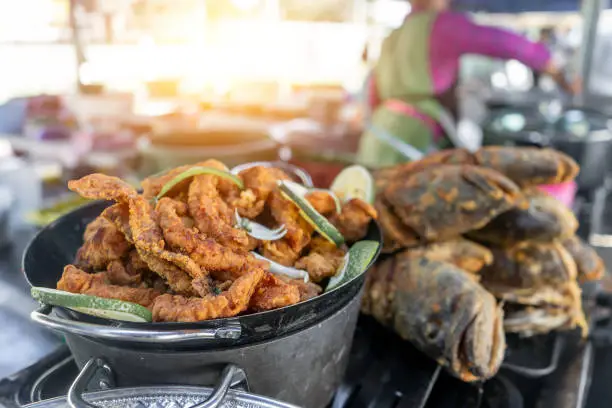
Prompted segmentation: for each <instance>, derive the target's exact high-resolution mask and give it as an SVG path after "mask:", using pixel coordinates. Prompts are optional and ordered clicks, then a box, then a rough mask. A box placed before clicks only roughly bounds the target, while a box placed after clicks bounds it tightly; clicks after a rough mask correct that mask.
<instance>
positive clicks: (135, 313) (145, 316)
mask: <svg viewBox="0 0 612 408" xmlns="http://www.w3.org/2000/svg"><path fill="white" fill-rule="evenodd" d="M31 293H32V297H33V298H34V299H36V300H38V301H39V302H41V303H46V304H48V305H53V306H62V307H66V308H69V309H72V310H76V311H78V312H82V313H86V314H89V315H92V316H97V317H103V318H106V319H114V320H122V321H126V322H139V323H144V322H150V321H151V320H152V319H153V316H152V315H151V312H150V311H149V309H147V308H146V307H143V306H140V305H138V304H136V303H130V302H123V301H121V300H117V299H106V298H101V297H97V296H89V295H81V294H78V293H70V292H64V291H61V290H56V289H49V288H40V287H33V288H32V290H31Z"/></svg>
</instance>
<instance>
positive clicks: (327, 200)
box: [306, 190, 336, 216]
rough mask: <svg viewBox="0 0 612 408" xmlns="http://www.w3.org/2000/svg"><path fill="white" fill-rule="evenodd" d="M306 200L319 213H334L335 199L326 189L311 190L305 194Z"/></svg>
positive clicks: (326, 214)
mask: <svg viewBox="0 0 612 408" xmlns="http://www.w3.org/2000/svg"><path fill="white" fill-rule="evenodd" d="M306 200H308V202H309V203H310V204H311V205H312V206H313V207H314V209H315V210H316V211H317V212H318V213H319V214H321V215H324V216H330V215H332V214H335V213H336V200H334V197H332V196H331V194H329V193H328V192H326V191H317V190H315V191H311V192H309V193H308V194H306Z"/></svg>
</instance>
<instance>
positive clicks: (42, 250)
mask: <svg viewBox="0 0 612 408" xmlns="http://www.w3.org/2000/svg"><path fill="white" fill-rule="evenodd" d="M106 206H108V203H105V202H95V203H92V204H89V205H86V206H84V207H81V208H79V209H77V210H75V211H73V212H71V213H69V214H67V215H66V216H64V217H62V218H60V219H59V220H57V221H56V222H54V223H53V224H51V225H49V226H48V227H46V228H44V229H43V230H42V231H40V232H39V233H38V234H37V235H36V237H35V238H34V239H33V240H32V242H31V243H30V245H29V246H28V248H27V249H26V251H25V254H24V257H23V269H24V271H25V274H26V278H27V279H28V281H29V282H30V284H32V285H33V286H44V287H49V288H55V285H56V283H57V281H58V280H59V278H60V276H61V274H62V271H63V268H64V266H65V265H66V264H69V263H71V262H72V261H73V259H74V256H75V254H76V251H77V249H78V248H79V247H80V246H81V245H82V235H83V232H84V230H85V227H86V226H87V224H88V223H89V222H91V221H92V220H93V219H94V218H95V217H96V216H98V215H99V214H100V213H101V212H102V210H103V209H104V208H105V207H106ZM366 238H367V239H371V240H375V241H378V242H382V237H381V232H380V228H379V227H378V226H377V225H376V224H375V223H372V224H371V226H370V230H369V232H368V236H367V237H366ZM375 259H376V257H374V258H373V260H372V262H374V261H375ZM363 280H364V276H363V275H362V276H361V277H360V278H358V279H356V280H354V281H352V282H350V283H349V284H347V285H343V286H340V287H339V288H337V289H335V290H333V291H330V292H326V293H324V294H322V295H320V296H317V297H315V298H313V299H311V300H308V301H306V302H301V303H298V304H296V305H293V306H288V307H285V308H282V309H276V310H272V311H268V312H262V313H253V314H249V315H244V316H239V317H235V318H228V319H216V320H213V321H204V322H197V323H138V324H134V323H125V322H119V321H110V320H106V319H100V318H94V317H91V316H88V315H85V314H82V313H78V312H74V311H68V310H66V309H62V308H57V309H60V311H61V316H62V317H66V318H71V319H74V320H77V321H84V322H89V323H93V324H107V325H108V324H111V323H112V325H113V326H115V327H126V328H128V327H129V328H133V329H136V330H138V329H145V330H146V329H151V330H164V329H168V330H180V329H189V330H197V329H218V328H220V327H225V326H233V325H235V324H237V323H238V324H240V326H241V329H242V335H241V337H240V338H239V339H237V340H233V341H232V343H231V344H232V345H243V344H249V343H252V342H257V341H264V340H267V339H271V338H276V337H279V336H284V335H287V334H290V333H293V332H296V331H298V330H301V329H303V328H305V327H308V326H310V325H312V324H316V323H318V322H320V321H322V320H324V319H326V318H328V317H329V316H331V315H332V314H334V313H336V312H337V311H339V310H340V309H342V308H343V307H344V305H345V304H346V303H347V302H348V301H349V300H350V299H353V298H355V296H356V294H357V292H358V291H359V289H360V287H361V286H362V284H363ZM227 344H228V342H227V341H225V340H205V341H202V342H199V343H198V344H197V347H198V349H202V348H204V347H207V348H214V347H217V346H226V345H227ZM157 347H159V346H157ZM164 347H165V346H164ZM173 347H174V346H168V348H173Z"/></svg>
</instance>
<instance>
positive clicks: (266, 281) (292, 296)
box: [249, 272, 300, 312]
mask: <svg viewBox="0 0 612 408" xmlns="http://www.w3.org/2000/svg"><path fill="white" fill-rule="evenodd" d="M299 301H300V290H299V288H298V286H297V285H293V284H292V283H290V282H286V281H284V280H282V279H280V278H279V277H277V276H276V275H273V274H271V273H270V272H266V273H265V274H264V276H263V279H262V280H261V281H260V282H259V284H258V285H257V288H256V289H255V292H254V293H253V297H251V302H250V304H249V309H251V310H253V311H258V312H260V311H264V310H272V309H278V308H281V307H285V306H290V305H293V304H296V303H297V302H299Z"/></svg>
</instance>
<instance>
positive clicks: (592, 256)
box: [562, 236, 606, 283]
mask: <svg viewBox="0 0 612 408" xmlns="http://www.w3.org/2000/svg"><path fill="white" fill-rule="evenodd" d="M562 245H563V247H564V248H565V249H567V251H568V252H569V253H570V254H571V256H572V258H574V261H575V262H576V266H577V267H578V281H579V282H580V283H585V282H590V281H596V280H599V279H601V278H602V277H603V275H604V273H605V271H606V267H605V265H604V262H603V260H602V259H601V258H600V257H599V255H597V252H596V251H595V250H594V249H593V248H592V247H591V246H590V245H589V244H587V243H586V242H584V241H583V240H582V239H580V238H578V237H576V236H573V237H570V238H568V239H566V240H564V241H563V242H562Z"/></svg>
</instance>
